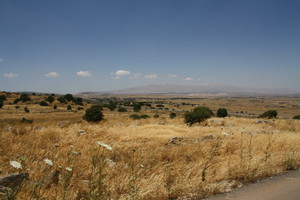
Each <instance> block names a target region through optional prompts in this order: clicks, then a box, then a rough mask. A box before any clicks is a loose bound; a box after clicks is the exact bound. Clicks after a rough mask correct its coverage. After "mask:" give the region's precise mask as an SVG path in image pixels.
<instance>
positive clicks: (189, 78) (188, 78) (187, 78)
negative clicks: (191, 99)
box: [183, 77, 193, 81]
mask: <svg viewBox="0 0 300 200" xmlns="http://www.w3.org/2000/svg"><path fill="white" fill-rule="evenodd" d="M183 80H185V81H191V80H193V78H191V77H186V78H185V79H183Z"/></svg>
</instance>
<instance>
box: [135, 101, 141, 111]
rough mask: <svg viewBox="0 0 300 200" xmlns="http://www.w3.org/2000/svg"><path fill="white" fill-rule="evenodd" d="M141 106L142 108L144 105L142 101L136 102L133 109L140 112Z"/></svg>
mask: <svg viewBox="0 0 300 200" xmlns="http://www.w3.org/2000/svg"><path fill="white" fill-rule="evenodd" d="M141 108H142V105H141V104H140V103H135V104H134V105H133V111H134V112H139V111H140V110H141Z"/></svg>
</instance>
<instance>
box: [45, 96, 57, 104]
mask: <svg viewBox="0 0 300 200" xmlns="http://www.w3.org/2000/svg"><path fill="white" fill-rule="evenodd" d="M54 100H55V99H54V97H53V96H48V97H47V98H46V101H48V102H49V103H52V102H53V101H54Z"/></svg>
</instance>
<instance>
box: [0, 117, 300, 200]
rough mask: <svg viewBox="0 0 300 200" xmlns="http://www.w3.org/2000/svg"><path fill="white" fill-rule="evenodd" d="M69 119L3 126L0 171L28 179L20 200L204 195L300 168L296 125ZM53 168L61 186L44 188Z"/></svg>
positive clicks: (288, 122)
mask: <svg viewBox="0 0 300 200" xmlns="http://www.w3.org/2000/svg"><path fill="white" fill-rule="evenodd" d="M64 114H65V115H64V117H62V118H61V119H68V116H70V117H71V116H72V117H73V119H72V120H69V121H68V122H66V121H65V123H63V124H62V123H61V122H60V120H57V119H55V117H54V116H55V114H53V115H52V114H46V115H43V116H44V117H46V116H48V118H46V119H44V121H43V116H41V115H40V116H39V115H32V118H34V119H35V121H34V123H33V124H25V125H24V124H20V123H17V117H16V118H15V121H14V123H12V125H11V127H10V128H8V127H6V126H3V129H2V131H1V133H0V170H1V171H2V173H3V174H7V173H13V172H27V173H29V176H30V180H29V181H27V182H26V183H25V184H24V186H23V188H22V190H21V192H20V193H19V194H18V199H172V198H173V199H174V198H179V197H180V198H187V197H193V198H203V197H206V196H209V195H213V194H216V193H219V192H224V191H228V190H230V189H231V188H232V187H238V186H239V185H241V184H242V183H244V182H249V181H253V180H256V179H259V178H262V177H265V176H270V175H273V174H279V173H283V172H284V171H286V170H290V169H298V168H299V166H300V146H299V144H300V122H299V121H296V120H284V119H276V120H266V121H263V122H262V123H259V124H258V123H256V119H243V118H234V117H231V118H226V119H217V118H213V119H210V120H208V121H207V122H206V123H204V124H201V125H197V126H192V127H188V126H186V125H185V124H184V123H183V118H182V117H180V116H178V117H177V118H175V119H169V118H168V115H165V116H164V115H161V117H160V118H158V119H154V118H150V119H146V120H145V119H144V120H131V119H129V115H130V113H124V114H121V113H118V112H106V113H105V118H106V120H105V121H103V122H101V123H99V124H89V123H86V122H84V121H80V116H81V113H80V112H79V113H69V114H68V113H64ZM148 114H151V113H148ZM49 116H50V117H49ZM51 116H52V118H51ZM6 117H7V116H6ZM29 118H30V117H29ZM5 119H6V118H5ZM7 119H8V118H7ZM10 120H13V119H10ZM39 120H40V121H41V123H40V122H39ZM36 121H38V122H36ZM42 121H43V122H42ZM5 122H7V121H5V120H4V121H3V124H4V123H5ZM17 130H19V131H17ZM98 141H102V142H103V143H105V144H107V145H109V146H111V147H112V150H109V149H107V148H105V147H103V146H100V145H99V144H97V142H98ZM45 158H47V159H50V160H52V161H53V162H54V165H53V166H50V165H48V164H46V163H45V162H44V159H45ZM11 160H16V161H19V162H21V164H22V169H19V170H17V169H14V168H13V167H12V166H10V164H9V161H11ZM66 168H67V169H69V168H71V169H72V171H70V169H69V171H68V170H67V169H66ZM54 170H58V171H59V172H60V176H59V182H58V183H57V185H55V184H54V185H52V186H51V187H50V188H49V187H46V185H48V182H49V180H48V179H49V174H50V173H51V172H52V171H54ZM46 183H47V184H46Z"/></svg>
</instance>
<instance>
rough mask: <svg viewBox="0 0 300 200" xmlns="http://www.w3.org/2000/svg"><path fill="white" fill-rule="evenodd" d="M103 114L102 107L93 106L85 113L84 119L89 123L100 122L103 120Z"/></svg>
mask: <svg viewBox="0 0 300 200" xmlns="http://www.w3.org/2000/svg"><path fill="white" fill-rule="evenodd" d="M103 117H104V116H103V113H102V107H101V106H92V107H90V108H88V109H87V110H86V111H85V115H84V116H83V119H84V120H86V121H88V122H100V121H101V120H103Z"/></svg>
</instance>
